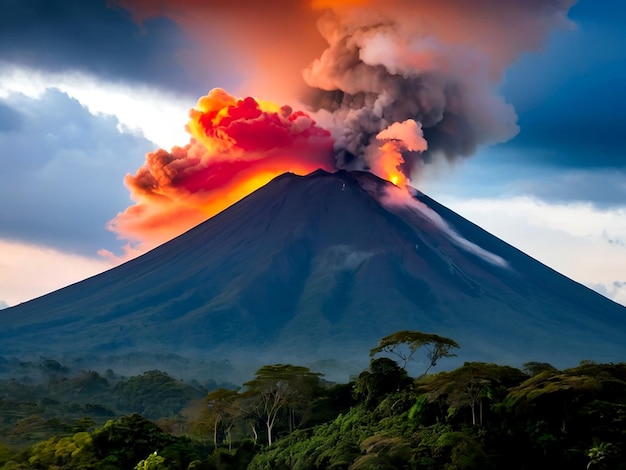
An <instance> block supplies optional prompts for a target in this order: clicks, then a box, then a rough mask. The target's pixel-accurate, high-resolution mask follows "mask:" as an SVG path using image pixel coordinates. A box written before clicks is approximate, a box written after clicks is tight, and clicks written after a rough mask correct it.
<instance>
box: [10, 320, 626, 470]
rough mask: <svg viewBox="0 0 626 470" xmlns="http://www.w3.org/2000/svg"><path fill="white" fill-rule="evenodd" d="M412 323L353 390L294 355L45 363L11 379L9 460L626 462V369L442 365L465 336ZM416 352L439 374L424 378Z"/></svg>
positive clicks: (273, 465) (79, 463) (127, 465)
mask: <svg viewBox="0 0 626 470" xmlns="http://www.w3.org/2000/svg"><path fill="white" fill-rule="evenodd" d="M399 333H404V335H399ZM399 333H398V334H396V336H393V335H390V337H387V338H384V339H383V340H381V343H380V344H379V345H378V346H377V347H376V348H374V349H372V355H371V361H370V365H369V367H368V368H367V369H366V370H364V371H362V372H361V373H360V374H359V375H358V376H356V377H354V378H353V379H352V380H350V381H349V382H348V383H345V384H336V383H328V382H326V381H324V379H323V377H321V376H320V374H317V373H315V372H313V371H311V370H309V369H307V368H306V367H301V366H295V365H288V364H275V365H267V366H264V367H262V368H260V369H259V370H258V371H257V372H256V374H255V375H254V377H251V378H250V380H249V381H247V382H246V383H245V384H243V386H242V387H240V388H236V387H233V386H230V385H228V384H219V386H218V384H215V383H211V382H208V383H206V384H204V385H201V384H199V383H183V382H181V381H179V380H176V379H174V378H172V377H170V376H168V375H167V374H165V373H162V372H159V371H151V372H146V373H145V374H143V375H141V376H135V377H130V378H123V377H119V376H117V375H115V373H114V372H113V371H108V372H107V373H105V374H104V375H100V374H99V373H96V372H93V371H91V372H81V373H79V374H70V372H69V371H67V370H64V368H63V366H62V365H61V364H59V363H58V362H56V361H50V360H48V361H47V362H44V363H42V364H40V366H41V367H40V368H38V370H40V371H41V377H39V378H38V379H39V382H36V381H35V378H33V377H22V378H14V379H7V380H3V381H0V436H1V437H0V469H5V470H8V469H49V468H55V469H133V468H137V469H183V470H184V469H207V470H208V469H245V468H249V469H252V470H255V469H256V470H261V469H268V470H269V469H273V470H274V469H278V470H280V469H301V470H305V469H306V470H309V469H352V470H358V469H502V468H507V469H520V470H521V469H534V468H539V467H541V468H572V469H575V468H580V469H585V468H588V469H618V470H619V469H625V468H626V449H625V444H624V442H626V363H619V364H598V363H593V362H586V361H584V362H582V363H581V364H580V365H579V366H577V367H573V368H569V369H566V370H557V369H555V368H554V367H552V366H551V365H550V364H549V363H542V362H532V363H527V364H525V365H524V368H523V370H520V369H517V368H514V367H510V366H506V365H498V364H490V363H480V362H466V363H465V364H464V365H463V366H461V367H459V368H457V369H454V370H451V371H446V372H439V373H433V372H432V370H433V369H432V368H433V367H435V366H437V365H438V361H440V360H444V358H445V357H447V356H450V355H453V354H454V351H455V350H456V346H457V345H456V343H454V342H453V341H452V340H448V339H447V338H442V337H439V336H436V335H424V334H423V333H419V332H399ZM406 333H413V334H414V335H413V336H410V335H409V336H406ZM415 334H417V336H415ZM420 335H421V336H420ZM419 355H424V356H426V357H427V358H428V361H427V363H428V369H430V373H429V374H428V375H427V374H426V373H423V372H424V371H422V373H420V375H419V376H417V377H411V376H409V374H408V373H407V370H406V367H407V366H408V365H409V364H411V359H413V358H414V356H419ZM392 358H393V359H392ZM394 359H395V360H394ZM42 378H47V380H42Z"/></svg>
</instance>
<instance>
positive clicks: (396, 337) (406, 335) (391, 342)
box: [370, 330, 459, 375]
mask: <svg viewBox="0 0 626 470" xmlns="http://www.w3.org/2000/svg"><path fill="white" fill-rule="evenodd" d="M420 348H424V349H426V351H427V357H428V360H429V363H428V367H427V368H426V370H425V371H424V375H426V374H427V373H428V371H429V370H430V369H431V368H432V367H435V366H436V365H437V362H438V361H439V359H441V358H442V357H454V356H456V354H454V353H452V352H451V349H453V348H456V349H458V348H459V345H458V343H457V342H456V341H454V340H452V339H450V338H446V337H444V336H439V335H436V334H433V333H422V332H421V331H407V330H404V331H397V332H396V333H392V334H390V335H388V336H385V337H384V338H382V339H381V340H380V342H379V343H378V346H376V347H375V348H373V349H372V350H371V351H370V357H374V356H375V355H376V354H379V353H381V352H383V353H389V354H393V355H395V356H397V357H398V358H399V359H400V360H401V361H402V365H401V367H402V368H403V369H405V370H406V367H407V364H408V362H409V361H410V360H411V359H412V358H413V355H414V354H415V352H416V351H417V350H418V349H420ZM407 349H408V351H407Z"/></svg>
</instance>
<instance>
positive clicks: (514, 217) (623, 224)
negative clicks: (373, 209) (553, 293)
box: [437, 196, 626, 305]
mask: <svg viewBox="0 0 626 470" xmlns="http://www.w3.org/2000/svg"><path fill="white" fill-rule="evenodd" d="M437 199H438V201H439V202H441V203H442V204H444V205H446V206H447V207H448V208H450V209H452V210H454V211H455V212H457V213H458V214H460V215H462V216H463V217H465V218H467V219H468V220H470V221H472V222H474V223H475V224H477V225H479V226H480V227H482V228H484V229H485V230H487V231H488V232H491V233H492V234H493V235H496V236H497V237H499V238H501V239H502V240H504V241H506V242H507V243H509V244H511V245H513V246H515V247H516V248H518V249H520V250H522V251H523V252H525V253H527V254H528V255H530V256H532V257H533V258H535V259H537V260H539V261H541V262H542V263H544V264H546V265H548V266H550V267H551V268H553V269H555V270H557V271H559V272H560V273H562V274H564V275H566V276H568V277H570V278H572V279H574V280H575V281H578V282H580V283H581V284H584V285H587V286H589V287H590V288H592V289H595V290H597V291H598V292H600V293H601V294H603V295H606V296H607V297H609V298H612V299H613V300H615V301H617V302H620V303H622V304H624V305H626V289H625V288H624V284H623V283H622V282H621V281H622V280H625V279H626V264H625V263H624V260H626V207H620V208H613V209H598V208H595V207H594V206H593V205H591V204H589V203H572V204H548V203H545V202H542V201H539V200H537V199H533V198H529V197H514V198H507V199H487V198H473V199H460V198H456V197H446V196H439V197H438V198H437Z"/></svg>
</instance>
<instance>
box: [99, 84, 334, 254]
mask: <svg viewBox="0 0 626 470" xmlns="http://www.w3.org/2000/svg"><path fill="white" fill-rule="evenodd" d="M187 130H188V132H189V133H190V135H191V139H190V142H189V143H188V144H187V145H185V146H184V147H174V148H172V149H171V150H170V151H166V150H164V149H159V150H157V151H155V152H151V153H148V154H147V155H146V161H145V164H144V165H143V166H142V167H141V168H139V170H137V172H136V173H135V174H134V175H127V176H126V180H125V183H126V185H127V186H128V188H129V189H130V191H131V197H132V199H133V200H134V201H135V204H134V205H133V206H131V207H129V208H128V209H126V210H125V211H124V212H122V213H120V214H118V215H117V217H116V218H115V219H113V220H112V221H111V222H110V223H109V228H110V229H111V230H113V231H115V232H117V233H118V234H120V235H121V236H123V237H124V238H126V239H130V240H136V241H141V242H143V245H142V248H144V249H145V248H149V247H152V246H155V245H157V244H158V243H162V242H164V241H166V240H168V239H170V238H172V237H174V236H176V235H179V234H180V233H182V232H184V231H185V230H188V229H190V228H192V227H193V226H195V225H197V224H199V223H201V222H203V221H204V220H206V219H207V218H209V217H211V216H213V215H214V214H216V213H218V212H220V211H221V210H223V209H225V208H227V207H228V206H230V205H231V204H233V203H235V202H237V201H238V200H240V199H241V198H243V197H245V196H246V195H248V194H250V193H251V192H252V191H254V190H256V189H258V188H259V187H261V186H263V185H265V184H267V183H268V182H269V181H270V180H271V179H272V178H274V177H276V176H278V175H280V174H282V173H285V172H292V173H295V174H298V175H305V174H308V173H310V172H312V171H315V170H316V169H318V168H323V169H325V170H328V171H331V170H333V168H334V166H333V163H332V147H333V140H332V138H331V136H330V132H328V131H327V130H325V129H323V128H321V127H319V126H317V125H316V123H315V122H314V121H313V120H312V119H311V118H310V117H309V116H308V115H307V114H305V113H303V112H301V111H295V112H294V111H293V110H292V109H291V108H290V107H288V106H282V107H281V106H278V105H277V104H275V103H269V102H265V101H258V100H256V99H254V98H251V97H247V98H244V99H237V98H235V97H233V96H231V95H229V94H228V93H226V92H225V91H224V90H221V89H214V90H212V91H211V92H210V93H209V94H208V95H207V96H204V97H202V98H200V100H199V101H198V105H197V106H196V107H195V108H194V109H192V110H191V111H190V121H189V123H188V125H187Z"/></svg>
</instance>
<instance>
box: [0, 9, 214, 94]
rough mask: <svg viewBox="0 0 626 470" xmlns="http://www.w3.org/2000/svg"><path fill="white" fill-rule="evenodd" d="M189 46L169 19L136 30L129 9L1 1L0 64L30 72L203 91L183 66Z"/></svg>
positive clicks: (161, 19) (200, 85)
mask: <svg viewBox="0 0 626 470" xmlns="http://www.w3.org/2000/svg"><path fill="white" fill-rule="evenodd" d="M191 47H192V46H191V45H190V43H188V42H187V41H186V40H185V39H184V36H183V34H182V33H181V31H180V30H179V29H178V28H177V27H176V26H175V25H174V24H173V23H172V22H171V21H170V20H168V19H165V18H155V19H150V20H147V21H145V22H144V23H143V24H142V25H141V26H138V25H137V24H136V23H135V22H134V21H133V19H132V18H131V16H130V14H129V13H128V12H127V11H126V10H123V9H121V8H117V7H112V6H109V5H108V4H107V2H106V1H105V0H54V1H51V0H8V1H4V2H2V11H1V12H0V61H5V62H9V63H13V64H18V65H23V66H27V67H29V68H34V69H43V70H47V71H52V72H61V71H65V70H78V71H83V72H88V73H92V74H95V75H98V76H100V77H103V78H108V79H112V80H123V81H135V82H143V83H151V84H154V85H159V86H161V87H168V88H174V89H178V90H184V91H191V92H203V91H205V88H206V86H207V85H206V82H204V81H203V82H200V81H198V80H197V79H196V78H193V77H192V76H191V74H190V73H188V71H187V70H186V69H185V65H184V64H183V63H182V62H183V57H184V50H188V49H189V48H191ZM203 78H207V77H203ZM209 78H210V77H209Z"/></svg>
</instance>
